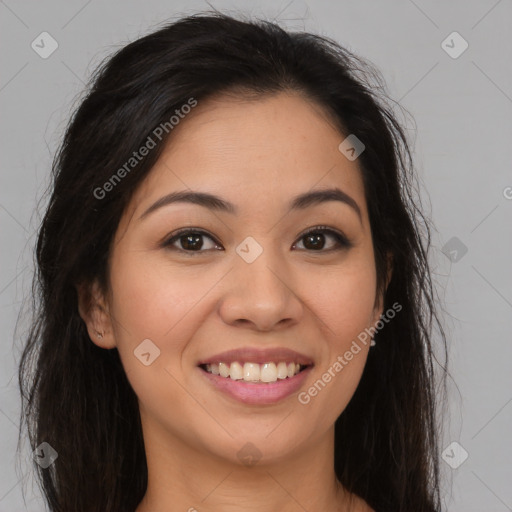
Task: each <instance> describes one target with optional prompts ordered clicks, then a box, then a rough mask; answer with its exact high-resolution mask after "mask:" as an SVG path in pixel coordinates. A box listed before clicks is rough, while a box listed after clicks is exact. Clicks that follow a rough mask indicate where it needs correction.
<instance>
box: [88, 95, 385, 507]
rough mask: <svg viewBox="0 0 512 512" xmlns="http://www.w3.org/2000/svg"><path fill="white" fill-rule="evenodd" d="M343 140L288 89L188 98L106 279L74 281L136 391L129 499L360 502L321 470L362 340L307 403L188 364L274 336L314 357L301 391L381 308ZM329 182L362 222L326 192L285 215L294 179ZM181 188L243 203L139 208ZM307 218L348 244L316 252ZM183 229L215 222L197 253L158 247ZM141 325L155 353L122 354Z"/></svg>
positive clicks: (328, 243)
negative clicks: (140, 466)
mask: <svg viewBox="0 0 512 512" xmlns="http://www.w3.org/2000/svg"><path fill="white" fill-rule="evenodd" d="M344 138H345V137H344V136H343V135H342V134H340V133H339V131H338V130H336V129H335V128H334V125H333V124H332V122H330V120H329V118H328V116H327V115H326V114H325V113H324V112H323V111H322V109H321V108H320V107H319V106H318V105H316V104H314V103H312V102H310V101H306V100H305V99H304V98H303V97H301V96H299V95H297V94H292V93H279V94H277V95H273V96H269V97H265V98H264V99H258V100H252V101H249V100H242V99H240V98H238V99H234V98H227V97H218V98H217V99H215V100H209V101H207V102H204V103H203V104H201V103H200V104H199V105H198V106H197V107H196V108H195V109H194V110H193V111H192V112H191V113H190V114H189V115H188V116H187V117H186V118H185V119H184V120H183V121H181V122H180V124H179V125H178V126H176V127H175V128H174V130H173V132H172V134H171V138H170V140H169V143H168V145H167V147H166V150H165V152H164V153H163V154H162V156H161V157H160V159H159V160H158V162H157V164H156V165H155V166H154V168H153V169H152V171H151V172H150V174H149V175H148V176H147V178H146V179H145V181H144V182H143V183H142V185H141V186H140V187H139V188H138V189H137V191H136V193H135V195H134V197H133V199H132V201H131V203H130V205H129V207H128V208H127V210H126V212H125V213H124V215H123V217H122V219H121V222H120V224H119V227H118V230H117V233H116V236H115V242H114V244H113V246H112V248H111V253H110V260H109V272H110V283H109V284H110V290H109V293H107V295H103V294H102V293H101V291H100V289H99V287H98V286H97V284H96V283H93V285H92V286H91V288H90V289H89V292H90V294H91V296H92V298H93V305H92V307H86V303H87V301H86V296H87V293H86V291H85V290H83V289H80V313H81V315H82V318H83V319H84V321H85V322H86V324H87V327H88V332H89V335H90V337H91V340H92V341H93V342H94V343H96V344H97V345H98V346H101V347H103V348H113V347H117V349H118V351H119V354H120V357H121V360H122V362H123V366H124V368H125V371H126V374H127V376H128V379H129V381H130V383H131V385H132V387H133V389H134V391H135V393H136V394H137V396H138V400H139V406H140V414H141V420H142V425H143V435H144V442H145V449H146V457H147V462H148V471H149V482H148V488H147V492H146V495H145V497H144V499H143V500H142V502H141V503H140V505H139V507H138V508H137V511H136V512H149V511H151V512H167V511H170V510H173V511H175V510H182V511H187V510H190V511H192V510H194V509H196V510H198V511H203V510H208V511H211V512H217V511H219V512H220V511H222V512H231V511H239V510H241V509H243V510H244V511H246V512H252V511H261V510H268V511H281V512H296V511H303V510H304V509H306V510H308V511H311V512H313V511H335V510H337V511H349V510H350V511H354V512H361V511H371V510H372V509H371V508H370V507H369V506H368V505H366V503H365V502H364V501H363V500H362V499H360V498H358V497H357V496H355V495H352V496H350V495H349V493H348V492H346V491H345V490H344V489H343V488H342V487H341V486H340V485H339V484H338V483H337V481H336V477H335V474H334V469H333V448H334V422H335V420H336V418H337V417H338V416H339V415H340V413H341V412H342V411H343V410H344V409H345V407H346V405H347V404H348V402H349V401H350V399H351V397H352V396H353V394H354V391H355V390H356V388H357V385H358V383H359V381H360V378H361V374H362V372H363V369H364V366H365V363H366V358H367V354H368V350H369V347H370V345H369V342H368V344H367V345H366V346H365V345H364V344H360V346H361V348H362V350H361V351H360V352H359V353H358V354H357V355H355V356H354V358H353V359H352V360H351V361H350V362H349V364H348V365H347V366H346V367H344V369H343V371H341V372H338V373H336V376H335V377H334V378H333V379H332V380H331V382H330V383H329V384H327V386H326V387H325V388H324V389H322V391H321V392H319V393H318V395H317V396H315V397H313V398H312V399H311V401H310V402H309V403H308V404H307V405H304V404H301V403H300V402H299V401H298V400H297V394H295V395H293V396H290V397H288V398H286V399H284V400H282V401H280V402H279V403H276V404H273V405H247V404H243V403H241V402H239V401H236V400H234V399H232V398H231V397H228V396H225V395H224V394H222V393H221V392H220V391H217V390H216V389H215V388H213V386H212V385H211V384H210V383H209V382H207V380H206V379H204V378H199V377H198V373H197V372H198V371H201V370H198V368H197V362H198V361H199V360H200V359H202V358H205V357H210V356H212V355H214V354H217V353H220V352H223V351H225V350H230V349H233V348H238V347H245V346H250V347H255V346H258V347H272V348H274V347H287V348H291V349H294V350H296V351H298V352H302V353H304V354H306V355H308V356H310V357H311V358H312V359H313V360H314V362H315V366H314V368H313V370H312V372H311V374H310V375H309V377H308V379H307V381H306V383H305V384H304V385H303V386H302V387H301V389H300V391H304V390H307V389H308V388H309V387H310V386H311V385H312V384H313V383H314V382H315V381H317V380H318V379H319V378H320V377H321V376H322V374H323V373H325V372H326V371H327V370H328V368H330V367H332V365H333V363H334V362H335V361H336V359H337V357H338V356H340V355H343V354H345V352H346V351H347V350H348V349H349V348H350V346H351V344H352V342H353V340H355V339H357V335H358V334H359V333H361V332H362V331H363V330H364V329H365V328H369V327H371V326H373V325H374V324H375V323H376V322H377V320H378V319H379V316H380V315H381V314H382V312H383V311H382V307H381V306H380V303H381V301H378V303H379V305H378V307H375V308H374V304H375V299H376V295H375V293H376V270H375V263H374V253H373V245H372V237H371V230H370V224H369V218H368V211H367V205H366V203H365V197H364V187H363V182H362V178H361V173H360V169H359V167H358V163H357V160H355V161H349V160H348V159H347V158H346V157H345V156H344V155H343V154H342V153H341V152H340V151H339V150H338V145H339V144H340V142H341V141H342V140H343V139H344ZM328 187H329V188H330V187H338V188H340V189H341V190H343V191H344V192H345V193H346V194H348V195H350V196H351V197H352V198H353V199H354V200H355V201H356V203H357V204H358V206H359V208H360V210H361V220H360V218H359V217H358V215H357V213H356V212H355V210H354V209H352V208H351V207H350V206H348V205H347V204H344V203H341V202H338V201H329V202H325V203H322V204H319V205H314V206H310V207H308V208H306V209H304V210H303V211H297V212H289V213H287V205H288V202H289V201H290V200H291V198H292V197H294V196H295V195H298V194H300V193H304V192H308V191H311V190H317V189H321V188H328ZM186 189H193V190H195V191H203V192H209V193H213V194H216V195H219V196H221V197H222V198H223V199H225V200H228V201H230V202H232V203H234V204H235V205H236V207H237V208H238V209H239V213H238V215H232V214H230V213H225V212H218V211H212V210H209V209H207V208H205V207H203V206H199V205H194V204H190V203H175V204H172V205H168V206H165V207H162V208H160V209H158V210H156V211H154V212H153V213H151V214H149V215H148V216H147V217H145V218H144V219H143V220H139V217H140V216H141V215H142V213H143V212H144V211H145V210H146V209H147V208H148V207H149V206H151V205H152V204H153V203H154V202H155V201H156V200H158V199H159V198H161V197H162V196H165V195H166V194H168V193H170V192H173V191H177V190H186ZM318 225H327V226H329V227H331V228H334V229H335V230H339V231H341V232H342V233H344V234H345V235H346V237H347V238H348V239H349V240H350V241H351V242H352V244H353V246H352V247H350V248H344V247H341V248H340V250H329V249H330V248H332V247H337V243H336V240H335V239H334V238H332V236H331V235H330V234H326V235H325V238H324V239H323V240H324V244H325V245H324V248H322V247H321V246H320V249H315V248H312V249H311V248H310V247H311V245H309V246H308V245H307V243H308V241H307V240H305V238H304V236H302V237H301V236H300V235H301V234H302V233H303V232H304V231H305V230H307V229H309V228H314V227H316V226H318ZM183 227H194V228H201V229H203V230H205V231H207V232H208V233H209V234H210V235H211V236H212V239H209V238H208V237H203V238H202V241H203V246H202V248H200V249H198V250H199V251H202V252H200V253H199V254H198V253H197V252H196V253H194V254H195V256H187V255H186V254H182V253H180V252H179V251H178V250H177V249H178V248H181V249H183V247H184V246H183V245H182V244H181V243H180V240H177V241H175V242H174V244H173V245H174V248H175V249H174V250H173V249H172V247H167V248H162V247H161V246H160V245H159V243H160V242H161V241H163V240H165V239H168V238H169V235H171V234H172V233H173V232H175V231H177V230H178V229H180V228H183ZM248 236H251V237H253V238H254V239H255V240H256V241H257V242H258V243H259V244H260V246H261V247H262V248H263V253H262V254H261V255H260V256H259V257H258V258H257V259H256V260H255V261H254V262H253V263H251V264H248V263H247V262H246V261H244V260H243V259H242V258H241V257H240V256H239V255H238V254H237V253H236V252H235V249H236V247H237V246H238V245H239V244H240V243H241V242H242V241H243V240H244V239H245V238H246V237H248ZM182 242H183V239H182ZM215 247H221V248H222V249H223V250H221V251H216V250H215V249H214V248H215ZM308 247H309V248H308ZM189 252H191V251H189ZM98 331H99V332H103V333H104V335H103V337H102V338H101V339H100V338H98V336H97V332H98ZM148 338H149V339H151V340H152V342H153V343H154V344H155V345H156V346H158V348H159V349H160V356H159V357H158V358H157V359H155V360H154V362H153V363H152V364H151V365H149V366H144V365H143V364H141V362H140V361H139V360H138V359H137V358H136V357H135V356H134V354H133V352H134V349H135V348H136V347H137V346H138V345H139V344H140V343H141V341H142V340H144V339H148ZM247 442H251V443H253V444H254V445H255V446H256V447H257V448H258V450H259V451H260V452H261V459H260V460H259V461H258V463H257V464H256V465H254V466H246V465H244V464H243V463H242V462H241V460H240V459H239V458H238V456H237V453H238V452H239V450H240V449H241V448H242V447H243V446H244V445H245V444H246V443H247Z"/></svg>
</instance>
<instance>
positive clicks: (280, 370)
mask: <svg viewBox="0 0 512 512" xmlns="http://www.w3.org/2000/svg"><path fill="white" fill-rule="evenodd" d="M205 368H206V371H207V372H208V373H212V374H213V375H220V376H221V377H224V378H231V379H232V380H244V381H246V382H276V381H277V380H283V379H286V378H291V377H293V376H294V375H297V373H299V372H300V368H301V366H300V364H298V363H288V364H287V363H286V362H284V361H281V362H279V363H277V364H276V363H274V362H268V363H264V364H258V363H244V364H243V365H242V364H240V363H239V362H237V361H235V362H233V363H231V364H230V365H229V364H226V363H222V362H221V363H218V364H217V363H210V364H207V365H205Z"/></svg>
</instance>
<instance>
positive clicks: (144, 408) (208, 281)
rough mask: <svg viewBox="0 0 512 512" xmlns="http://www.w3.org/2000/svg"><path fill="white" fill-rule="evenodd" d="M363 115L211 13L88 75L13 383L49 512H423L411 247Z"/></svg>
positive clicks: (407, 185) (421, 289)
mask: <svg viewBox="0 0 512 512" xmlns="http://www.w3.org/2000/svg"><path fill="white" fill-rule="evenodd" d="M382 91H383V86H382V83H381V81H380V78H379V74H378V73H377V72H376V71H374V70H372V68H371V67H370V65H369V64H367V63H365V62H364V61H362V60H360V59H358V58H357V57H355V56H354V55H353V54H351V53H349V52H348V51H346V50H345V49H343V48H341V47H340V46H339V45H337V44H336V43H335V42H333V41H331V40H328V39H326V38H322V37H319V36H316V35H312V34H307V33H288V32H286V31H284V30H283V29H281V28H279V27H278V26H277V25H275V24H272V23H269V22H252V21H242V20H237V19H234V18H232V17H229V16H227V15H223V14H221V13H217V12H215V13H202V14H198V15H195V16H190V17H187V18H184V19H182V20H179V21H178V22H175V23H173V24H170V25H167V26H165V27H164V28H161V29H159V30H158V31H157V32H154V33H152V34H149V35H147V36H145V37H142V38H141V39H139V40H137V41H135V42H133V43H131V44H129V45H127V46H126V47H125V48H123V49H121V50H120V51H119V52H118V53H117V54H115V55H114V56H113V57H111V58H110V59H109V60H108V61H107V62H106V63H105V64H104V65H103V66H102V67H101V68H100V69H99V71H98V72H97V74H96V75H95V76H94V78H93V81H92V86H91V88H90V91H89V93H88V95H87V97H86V98H85V99H84V100H83V102H82V103H81V105H80V106H79V108H78V109H77V111H76V113H75V114H74V116H73V118H72V120H71V122H70V125H69V127H68V130H67V132H66V135H65V137H64V140H63V143H62V146H61V149H60V151H59V153H58V155H57V157H56V159H55V163H54V169H53V170H54V183H53V190H52V195H51V199H50V202H49V205H48V208H47V211H46V214H45V217H44V219H43V223H42V226H41V229H40V233H39V238H38V242H37V263H38V275H37V281H36V285H37V286H39V295H38V297H39V298H40V307H39V309H38V311H37V312H36V313H37V316H36V317H35V320H34V324H33V327H32V330H31V332H30V336H29V338H28V340H27V344H26V347H25V350H24V353H23V356H22V360H21V363H20V386H21V390H22V396H23V407H24V409H23V411H24V417H25V418H26V420H27V425H28V430H29V435H30V439H31V443H32V446H33V448H34V449H35V458H36V461H37V457H38V456H39V457H40V458H42V459H44V460H46V461H47V462H48V463H49V464H38V465H37V466H36V467H37V468H38V472H39V475H40V478H41V482H42V488H43V491H44V493H45V497H46V499H47V502H48V504H49V507H50V509H51V510H52V511H66V512H68V511H70V510H73V511H77V512H79V511H84V512H85V511H87V512H91V511H102V512H105V511H112V512H113V511H116V512H117V511H131V512H132V511H136V512H149V511H151V512H165V511H170V510H172V511H178V510H184V511H185V510H190V511H192V510H198V511H202V510H208V511H229V510H241V509H243V510H246V511H252V510H258V511H259V510H267V511H272V510H280V511H295V510H308V511H310V512H312V511H335V510H339V511H354V512H355V511H358V512H359V511H371V510H373V511H376V512H381V511H393V512H406V511H407V512H411V511H414V512H423V511H425V512H426V511H439V510H440V493H439V485H440V483H439V468H438V459H437V443H438V433H437V432H436V415H435V413H436V402H437V397H436V395H435V383H434V366H433V359H434V355H433V344H432V339H431V329H432V322H433V320H434V321H436V322H437V323H438V324H439V322H438V320H437V316H436V311H435V307H434V292H433V289H432V284H431V277H430V270H429V266H428V262H427V250H428V245H429V241H430V239H429V227H428V223H427V220H426V219H425V218H424V216H423V214H422V213H421V210H420V208H419V200H418V198H416V197H413V193H412V192H413V190H414V180H415V176H414V173H413V170H412V165H411V157H410V151H409V148H408V145H407V141H406V137H405V136H404V133H403V129H402V128H401V127H400V125H399V123H398V122H397V121H396V119H395V117H394V115H393V113H392V110H391V108H390V107H389V106H387V103H386V98H385V96H384V93H383V92H382ZM420 222H421V223H422V224H423V228H424V229H423V231H422V230H421V229H420V227H419V223H420ZM441 334H442V336H441V339H442V341H443V343H444V344H445V336H444V334H443V331H442V328H441ZM443 346H445V345H443ZM43 443H47V444H43ZM38 462H40V461H38ZM43 466H47V467H43Z"/></svg>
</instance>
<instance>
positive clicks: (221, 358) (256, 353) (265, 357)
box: [197, 347, 313, 366]
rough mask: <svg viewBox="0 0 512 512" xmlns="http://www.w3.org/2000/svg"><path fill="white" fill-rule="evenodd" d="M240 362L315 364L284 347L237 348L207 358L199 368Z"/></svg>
mask: <svg viewBox="0 0 512 512" xmlns="http://www.w3.org/2000/svg"><path fill="white" fill-rule="evenodd" d="M235 361H238V362H239V363H240V362H242V363H259V364H264V363H269V362H274V363H279V362H281V361H284V362H293V363H298V364H300V365H304V366H309V365H312V364H313V360H312V359H311V358H310V357H308V356H306V355H304V354H301V353H299V352H296V351H295V350H290V349H288V348H284V347H278V348H265V349H262V348H251V347H245V348H237V349H234V350H228V351H226V352H222V353H220V354H215V355H213V356H211V357H207V358H205V359H202V360H201V361H199V362H198V363H197V364H198V366H200V365H204V364H212V363H217V364H218V363H226V364H228V363H233V362H235Z"/></svg>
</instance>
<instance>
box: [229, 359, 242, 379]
mask: <svg viewBox="0 0 512 512" xmlns="http://www.w3.org/2000/svg"><path fill="white" fill-rule="evenodd" d="M229 376H230V377H231V378H232V379H233V380H242V379H243V378H244V370H243V368H242V365H241V364H240V363H231V366H230V367H229Z"/></svg>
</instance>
